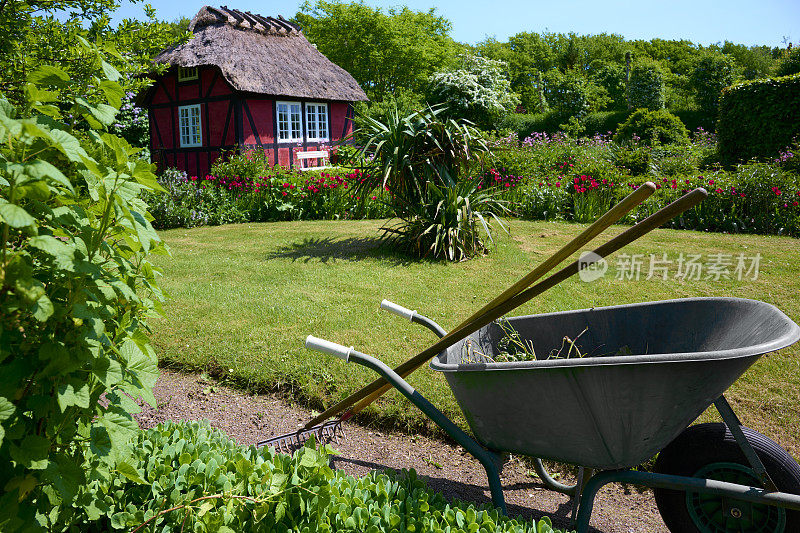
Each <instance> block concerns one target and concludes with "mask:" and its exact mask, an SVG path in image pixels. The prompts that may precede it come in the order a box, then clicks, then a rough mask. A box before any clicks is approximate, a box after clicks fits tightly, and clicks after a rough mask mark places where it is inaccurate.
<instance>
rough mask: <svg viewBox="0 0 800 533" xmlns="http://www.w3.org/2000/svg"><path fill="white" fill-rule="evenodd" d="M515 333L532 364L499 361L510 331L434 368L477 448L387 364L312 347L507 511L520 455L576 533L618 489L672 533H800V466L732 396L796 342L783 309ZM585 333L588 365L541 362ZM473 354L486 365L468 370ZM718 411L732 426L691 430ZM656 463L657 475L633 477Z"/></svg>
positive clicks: (659, 308) (467, 344)
mask: <svg viewBox="0 0 800 533" xmlns="http://www.w3.org/2000/svg"><path fill="white" fill-rule="evenodd" d="M381 307H382V308H384V309H387V310H389V311H392V312H394V313H396V314H398V315H400V316H403V317H406V318H410V319H411V321H412V322H415V323H418V324H421V325H423V326H425V327H427V328H428V329H430V330H431V331H433V332H434V333H435V334H436V335H438V336H439V337H442V336H444V335H445V333H446V332H445V331H444V330H443V329H442V328H441V327H440V326H439V325H438V324H436V323H435V322H434V321H432V320H430V319H429V318H426V317H424V316H422V315H420V314H419V313H416V312H414V311H409V310H408V309H405V308H403V307H401V306H398V305H396V304H393V303H391V302H387V301H384V302H383V303H382V305H381ZM508 322H509V324H510V325H511V326H512V327H513V328H514V329H515V330H516V332H518V333H519V335H520V336H521V337H522V338H523V339H525V340H526V341H531V342H532V343H533V345H534V346H535V347H536V354H537V355H536V357H537V359H536V360H532V361H523V362H510V363H508V362H494V361H493V359H494V358H493V356H494V355H495V354H497V353H498V352H499V349H498V343H499V341H500V339H502V338H503V336H504V335H505V332H504V329H503V328H502V327H501V326H500V325H499V324H497V323H496V322H493V323H491V324H489V325H487V326H485V327H483V328H481V329H480V330H478V331H476V332H475V333H473V334H472V335H470V336H468V337H466V338H465V339H462V340H460V341H459V342H457V343H455V344H453V345H452V346H450V347H449V348H447V349H446V350H444V351H442V352H441V353H440V354H439V355H438V356H436V357H435V358H434V359H433V360H432V361H431V363H430V366H431V368H432V369H434V370H436V371H439V372H442V373H443V374H444V376H445V378H446V380H447V382H448V384H449V385H450V388H451V390H452V392H453V395H454V396H455V398H456V401H457V402H458V405H459V407H460V408H461V410H462V412H463V414H464V417H465V419H466V421H467V423H468V425H469V427H470V430H471V431H472V433H473V435H474V438H473V437H470V436H469V435H467V434H466V433H465V432H464V431H462V430H461V429H460V428H459V427H458V426H456V425H455V424H454V423H453V422H452V421H451V420H449V419H448V418H447V417H446V416H445V415H444V414H442V413H441V412H440V411H439V410H438V409H437V408H436V407H434V406H433V405H432V404H431V403H430V402H429V401H428V400H426V399H425V398H424V397H423V396H422V395H421V394H420V393H419V392H418V391H417V390H415V389H414V388H413V387H411V386H410V385H409V384H408V383H407V382H406V381H405V380H404V379H403V378H401V377H400V376H399V375H397V374H396V373H395V372H394V371H393V370H392V369H391V368H389V367H388V366H387V365H385V364H384V363H383V362H381V361H379V360H378V359H376V358H374V357H371V356H369V355H366V354H363V353H360V352H358V351H356V350H354V349H353V348H352V347H350V348H347V347H345V346H342V345H339V344H335V343H331V342H328V341H325V340H322V339H317V338H315V337H312V336H309V337H308V338H307V339H306V347H308V348H310V349H314V350H318V351H321V352H324V353H328V354H331V355H335V356H338V357H341V358H342V359H344V360H345V361H348V360H349V361H354V362H356V363H358V364H360V365H363V366H366V367H368V368H371V369H373V370H375V371H376V372H377V373H378V374H380V375H381V376H383V377H384V378H385V379H386V380H387V381H388V382H389V383H391V385H392V386H393V387H394V388H396V389H397V390H399V391H400V392H401V393H402V394H403V395H404V396H405V397H406V398H408V399H409V400H410V401H411V402H412V403H413V404H414V405H416V406H417V407H418V408H419V409H420V410H422V411H423V412H424V413H425V414H426V415H427V416H428V417H430V418H431V420H433V422H435V423H436V424H437V425H439V427H441V428H442V429H443V430H444V431H445V432H446V433H447V434H448V435H450V437H452V438H453V439H454V440H455V441H456V442H457V443H458V444H459V445H461V446H462V447H463V448H464V449H465V450H467V451H468V452H469V453H470V454H471V455H473V456H474V457H475V458H476V459H478V461H480V463H481V464H482V465H483V467H484V468H485V470H486V476H487V479H488V482H489V488H490V492H491V495H492V501H493V503H494V505H495V506H497V507H499V508H500V509H501V510H502V511H503V512H505V511H506V506H505V500H504V497H503V489H502V485H501V483H500V477H499V474H500V470H501V468H502V464H503V460H504V457H505V456H506V455H507V454H509V453H514V454H520V455H526V456H532V457H534V458H536V460H535V461H536V462H535V464H536V470H537V472H538V473H539V476H540V477H541V478H542V481H543V483H544V484H545V485H546V486H547V487H548V488H550V489H553V490H557V491H560V492H564V493H566V494H569V495H571V496H572V498H573V517H574V518H576V520H575V527H576V528H577V530H578V532H579V533H585V532H586V531H587V530H588V527H589V520H590V517H591V513H592V507H593V504H594V498H595V495H596V494H597V491H598V490H599V489H600V488H601V487H602V486H604V485H605V484H607V483H611V482H623V483H629V484H635V485H642V486H647V487H651V488H653V489H654V493H655V500H656V503H657V505H658V509H659V512H660V514H661V516H662V517H663V519H664V522H665V523H666V525H667V526H668V527H669V529H670V531H672V532H675V533H677V532H681V533H683V532H694V531H698V532H715V533H716V532H728V531H731V532H733V531H737V532H739V531H747V532H750V531H753V532H755V531H759V532H770V533H778V532H797V531H800V465H798V463H797V462H796V461H795V460H794V459H793V458H792V457H791V455H789V454H788V453H787V452H786V451H785V450H783V449H782V448H781V447H780V446H778V445H777V444H776V443H775V442H773V441H771V440H770V439H768V438H767V437H765V436H763V435H761V434H759V433H757V432H755V431H753V430H751V429H749V428H746V427H744V426H743V425H742V424H741V422H740V421H739V419H738V418H737V416H736V414H735V413H734V411H733V409H732V408H731V406H730V405H729V404H728V402H727V401H726V399H725V397H724V396H723V393H724V392H725V390H727V389H728V387H730V386H731V384H733V382H734V381H736V379H737V378H738V377H739V376H740V375H742V374H743V373H744V372H745V371H746V370H747V369H748V368H749V367H750V366H751V365H752V364H753V363H755V361H756V360H757V359H758V358H759V357H760V356H761V355H764V354H766V353H769V352H773V351H776V350H780V349H782V348H785V347H787V346H789V345H791V344H793V343H794V342H796V341H797V340H798V339H800V327H798V325H797V324H795V323H794V322H793V321H792V320H791V319H789V318H788V317H787V316H786V315H784V314H783V313H782V312H781V311H780V310H778V309H777V308H776V307H774V306H772V305H769V304H767V303H764V302H759V301H754V300H745V299H738V298H688V299H678V300H666V301H659V302H647V303H638V304H630V305H620V306H613V307H601V308H593V309H584V310H579V311H566V312H559V313H548V314H540V315H530V316H520V317H515V318H510V319H508ZM578 332H582V333H583V334H582V335H581V337H580V339H581V346H582V349H581V351H582V352H583V354H584V356H583V357H580V358H551V357H548V356H547V355H545V354H552V353H553V352H555V351H556V350H558V348H559V346H561V345H563V340H564V335H565V333H567V334H572V335H575V334H576V333H578ZM466 350H470V351H471V352H472V353H473V354H474V353H478V354H480V355H479V356H478V358H477V360H476V358H475V357H474V356H473V357H470V358H469V359H468V361H469V362H466V363H465V362H463V360H464V358H463V356H464V353H465V351H466ZM540 354H541V355H540ZM604 354H605V355H604ZM711 404H714V406H715V407H716V408H717V410H718V411H719V413H720V415H721V417H722V420H723V421H724V423H723V424H700V425H696V426H692V427H688V428H687V426H688V425H689V424H690V423H691V422H692V421H694V420H695V419H696V418H697V417H698V416H699V415H700V414H701V413H702V412H703V411H704V410H705V409H706V408H707V407H708V406H709V405H711ZM656 454H659V455H658V459H657V461H656V465H655V472H644V471H639V470H633V468H634V467H636V466H637V465H640V464H641V463H643V462H645V461H647V460H648V459H650V458H652V457H653V456H654V455H656ZM541 459H547V460H552V461H557V462H560V463H567V464H571V465H576V466H579V467H580V468H579V475H578V482H577V483H576V484H575V485H573V486H567V485H564V484H561V483H558V482H557V481H555V480H554V479H553V478H552V477H551V476H550V475H549V474H548V473H547V471H546V470H545V469H544V467H543V466H542V463H541ZM576 511H577V516H576V514H575V513H576Z"/></svg>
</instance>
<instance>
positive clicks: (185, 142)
mask: <svg viewBox="0 0 800 533" xmlns="http://www.w3.org/2000/svg"><path fill="white" fill-rule="evenodd" d="M184 112H185V113H184ZM195 118H196V119H197V121H196V122H195V121H193V119H195ZM184 128H185V129H184ZM178 139H179V140H180V143H181V148H194V147H197V146H203V121H202V119H201V114H200V104H194V105H182V106H178Z"/></svg>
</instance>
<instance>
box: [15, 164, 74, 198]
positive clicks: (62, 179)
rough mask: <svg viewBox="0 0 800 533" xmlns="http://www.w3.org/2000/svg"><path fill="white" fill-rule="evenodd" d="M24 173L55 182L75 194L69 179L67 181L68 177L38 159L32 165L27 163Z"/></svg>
mask: <svg viewBox="0 0 800 533" xmlns="http://www.w3.org/2000/svg"><path fill="white" fill-rule="evenodd" d="M23 172H25V174H27V175H28V176H30V177H32V178H35V179H40V180H50V181H54V182H56V183H58V184H60V185H63V186H64V187H66V188H67V189H69V190H70V191H72V192H74V191H73V188H72V184H71V183H70V182H69V179H67V177H66V176H65V175H64V174H62V172H61V171H60V170H58V169H57V168H56V167H54V166H53V165H51V164H50V163H48V162H47V161H43V160H41V159H36V160H34V161H31V162H30V163H26V164H25V166H24V168H23Z"/></svg>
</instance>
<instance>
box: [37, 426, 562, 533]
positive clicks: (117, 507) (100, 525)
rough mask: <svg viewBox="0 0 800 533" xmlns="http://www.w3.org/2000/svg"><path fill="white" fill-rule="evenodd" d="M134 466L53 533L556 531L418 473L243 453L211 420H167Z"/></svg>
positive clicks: (95, 486) (263, 451)
mask: <svg viewBox="0 0 800 533" xmlns="http://www.w3.org/2000/svg"><path fill="white" fill-rule="evenodd" d="M131 449H132V451H133V457H132V458H131V461H130V466H129V468H127V469H126V470H125V471H124V472H121V473H120V475H114V476H107V477H103V476H98V475H97V474H96V473H95V470H94V469H95V468H97V467H98V466H99V465H100V462H99V460H98V458H97V457H89V458H88V459H87V461H86V463H85V465H84V469H85V470H86V472H88V473H89V478H90V481H89V482H88V483H87V484H85V485H83V486H81V487H79V488H78V491H79V493H80V498H81V500H82V501H84V502H86V504H85V505H82V506H78V507H75V508H72V509H70V508H66V509H63V510H62V511H61V512H59V513H54V514H53V515H52V516H49V517H48V520H49V523H48V526H49V529H50V530H51V531H66V530H68V528H71V530H73V531H109V530H112V529H124V530H132V529H134V528H136V527H139V526H141V525H142V524H144V523H145V522H147V529H145V530H146V531H181V530H184V531H303V532H306V531H307V532H312V531H321V532H325V531H374V532H383V531H385V532H389V531H411V530H416V531H441V530H446V529H448V528H453V530H455V528H459V530H461V531H468V530H469V531H477V530H478V529H479V528H481V527H483V528H486V529H488V530H492V531H496V532H498V533H503V532H506V531H508V532H511V531H513V532H515V533H516V532H524V533H528V532H530V533H537V532H539V533H544V532H550V533H558V531H559V530H555V529H552V523H551V522H550V520H549V519H548V518H543V519H541V520H539V521H534V522H521V521H518V520H514V519H509V518H507V517H505V516H502V515H501V514H500V513H499V512H498V511H497V510H496V509H493V508H491V507H490V506H486V505H484V506H480V507H478V506H475V505H474V504H469V503H463V502H454V503H449V502H447V501H446V500H445V499H444V498H443V497H442V496H441V494H438V493H433V492H431V491H430V490H428V489H427V487H426V486H425V484H424V483H423V482H422V481H421V480H419V479H418V478H417V475H416V472H414V471H413V470H411V471H403V472H401V473H395V472H386V473H379V472H372V473H370V474H367V475H366V476H364V477H362V478H355V477H352V476H349V475H346V474H345V473H343V472H340V471H333V470H331V469H330V468H329V466H328V462H329V458H328V452H329V451H330V450H329V449H328V448H323V447H320V448H315V447H314V445H313V441H309V442H308V443H307V445H306V446H305V447H303V448H302V449H300V450H298V451H297V452H295V454H294V455H292V456H288V455H284V454H279V453H274V452H272V451H271V450H270V449H267V448H260V449H257V448H255V447H253V446H249V447H246V446H239V445H237V444H236V443H235V442H234V441H232V440H230V439H229V438H228V437H226V436H225V435H224V434H223V433H221V432H219V431H217V430H214V429H212V428H211V427H210V426H209V425H208V423H207V422H200V423H198V422H182V423H180V424H176V423H172V422H169V423H167V424H164V425H161V426H158V427H156V428H153V429H149V430H147V431H142V432H140V433H139V435H138V436H137V437H136V438H135V439H134V440H133V441H132V442H131Z"/></svg>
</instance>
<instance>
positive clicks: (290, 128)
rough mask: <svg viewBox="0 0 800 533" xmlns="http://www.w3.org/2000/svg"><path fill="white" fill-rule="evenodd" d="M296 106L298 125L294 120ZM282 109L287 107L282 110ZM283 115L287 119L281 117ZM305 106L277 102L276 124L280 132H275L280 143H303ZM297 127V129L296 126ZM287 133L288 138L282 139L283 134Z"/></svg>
mask: <svg viewBox="0 0 800 533" xmlns="http://www.w3.org/2000/svg"><path fill="white" fill-rule="evenodd" d="M294 106H297V115H296V116H297V117H298V120H297V122H296V124H295V123H294V122H295V121H293V120H292V119H293V118H294V116H295V114H294V109H292V108H293V107H294ZM281 107H285V108H284V110H283V111H282V110H281ZM281 113H284V114H285V117H281ZM303 122H304V121H303V105H302V104H301V103H300V102H290V101H278V102H275V123H276V124H277V126H278V131H276V132H275V137H276V138H277V140H278V142H279V143H294V142H302V141H303ZM295 125H296V126H297V129H295V128H294V126H295ZM283 132H285V133H286V137H285V138H281V133H283Z"/></svg>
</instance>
